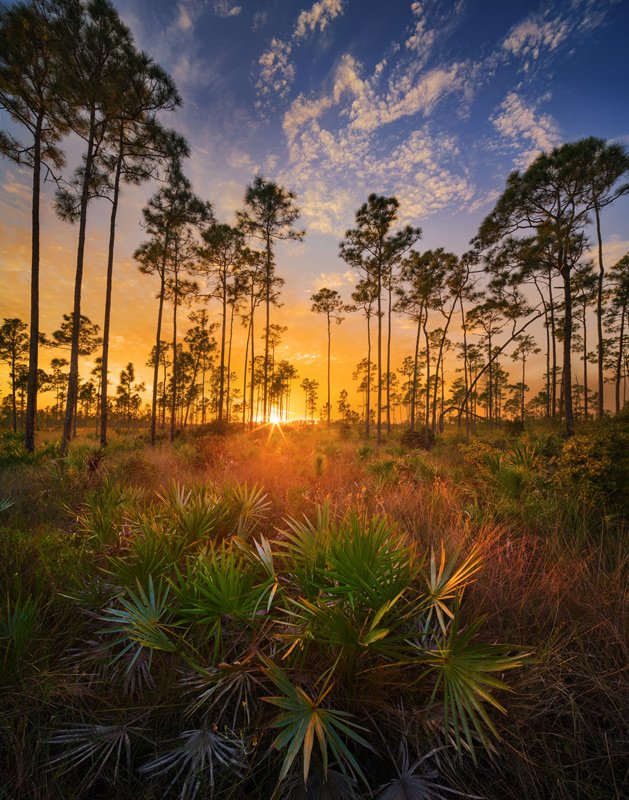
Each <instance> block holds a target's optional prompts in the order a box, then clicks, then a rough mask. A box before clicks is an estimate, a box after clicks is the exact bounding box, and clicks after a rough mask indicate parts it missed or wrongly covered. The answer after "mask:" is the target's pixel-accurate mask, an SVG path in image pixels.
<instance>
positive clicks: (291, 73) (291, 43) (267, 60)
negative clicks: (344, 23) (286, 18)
mask: <svg viewBox="0 0 629 800" xmlns="http://www.w3.org/2000/svg"><path fill="white" fill-rule="evenodd" d="M343 9H344V0H318V2H316V3H314V5H312V6H311V7H310V8H309V9H308V10H305V11H301V12H300V14H299V15H298V17H297V20H296V22H295V26H294V28H293V31H292V34H291V36H290V38H289V40H284V39H279V38H277V37H274V38H273V39H272V40H271V44H270V45H269V47H268V49H267V50H265V51H264V53H262V55H261V56H260V58H259V59H258V66H259V68H260V69H259V75H258V79H257V81H256V89H257V90H258V92H259V93H260V95H261V96H262V97H264V98H269V97H270V96H272V95H273V94H275V95H277V96H278V97H286V96H287V95H288V92H289V89H290V88H291V86H292V84H293V81H294V80H295V74H296V70H295V65H294V64H293V63H292V62H291V60H290V57H291V55H292V52H293V48H294V47H297V46H299V44H300V43H301V41H302V40H304V39H305V38H306V37H307V36H308V35H309V34H311V33H314V32H315V31H317V30H318V31H320V32H322V31H324V30H325V29H326V28H327V27H328V26H329V24H330V23H331V22H332V20H334V19H335V18H336V17H338V16H339V15H340V14H342V13H343Z"/></svg>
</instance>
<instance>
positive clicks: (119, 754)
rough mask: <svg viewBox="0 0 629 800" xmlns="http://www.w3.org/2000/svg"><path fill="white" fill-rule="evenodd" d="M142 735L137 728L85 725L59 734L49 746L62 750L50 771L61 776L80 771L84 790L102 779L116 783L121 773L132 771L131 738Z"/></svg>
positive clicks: (67, 729)
mask: <svg viewBox="0 0 629 800" xmlns="http://www.w3.org/2000/svg"><path fill="white" fill-rule="evenodd" d="M136 736H137V737H140V736H142V728H141V727H140V726H137V725H127V724H121V725H98V724H93V723H84V724H79V725H73V726H72V727H70V728H66V729H64V730H60V731H57V733H55V734H54V735H53V736H52V737H51V738H50V740H49V741H50V744H51V745H53V746H54V747H60V748H62V749H61V751H60V752H59V754H58V755H56V756H55V757H54V758H53V759H51V761H50V767H51V769H57V768H58V769H60V770H61V772H62V773H65V772H70V771H74V770H78V769H79V768H80V769H81V772H82V775H83V777H82V780H81V787H82V789H83V790H85V789H88V788H89V787H90V786H92V784H93V783H94V782H95V781H96V780H97V779H99V778H102V779H105V780H107V781H109V782H110V783H111V784H115V783H116V782H117V781H118V778H119V777H120V776H121V773H122V772H125V775H126V776H129V775H130V774H131V770H132V739H133V738H134V737H136Z"/></svg>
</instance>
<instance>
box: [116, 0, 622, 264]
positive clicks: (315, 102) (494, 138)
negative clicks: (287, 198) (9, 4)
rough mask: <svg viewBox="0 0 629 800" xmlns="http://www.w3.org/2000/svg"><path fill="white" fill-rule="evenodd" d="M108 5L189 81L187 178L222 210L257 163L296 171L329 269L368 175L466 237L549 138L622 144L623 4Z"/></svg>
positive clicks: (406, 208) (277, 1)
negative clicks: (594, 137) (607, 140)
mask: <svg viewBox="0 0 629 800" xmlns="http://www.w3.org/2000/svg"><path fill="white" fill-rule="evenodd" d="M116 4H117V6H118V7H119V9H120V11H121V13H122V16H123V18H124V19H125V20H126V21H127V22H128V23H129V25H130V26H131V28H132V30H133V31H134V33H135V35H136V37H137V39H138V41H139V43H140V44H141V45H142V46H143V47H145V48H146V49H148V50H150V52H151V53H153V54H154V55H155V57H156V58H157V59H158V60H159V61H160V62H161V63H162V64H163V66H164V67H166V68H167V69H168V70H170V71H171V72H172V74H173V75H174V76H175V78H176V80H177V82H178V85H179V87H180V89H181V91H182V94H183V96H184V100H185V107H184V109H183V111H182V112H180V113H178V115H177V126H178V127H180V128H181V129H182V131H183V132H184V133H185V134H186V135H187V136H188V138H189V139H190V141H191V143H192V145H193V157H192V163H191V168H190V171H191V174H192V176H193V178H194V180H195V185H197V187H198V188H199V190H204V191H205V193H206V194H208V195H209V196H210V197H211V198H212V199H213V200H214V202H215V204H216V206H217V209H218V211H219V213H220V214H222V215H224V216H229V215H230V214H231V212H232V211H233V209H234V208H235V207H237V206H238V205H239V203H240V201H241V198H242V187H243V185H244V184H245V183H246V182H248V181H249V180H250V178H251V176H252V174H253V172H255V171H257V170H261V171H262V172H263V173H264V174H265V175H268V176H269V177H272V178H275V179H277V180H280V181H281V182H283V183H285V184H286V185H288V186H289V187H290V188H292V189H293V190H294V191H295V192H296V193H297V195H298V199H299V204H300V206H301V208H302V210H303V212H304V215H303V224H304V226H305V227H306V229H307V230H308V233H309V238H310V239H311V241H312V242H313V244H312V246H311V247H309V246H308V245H307V244H306V245H305V246H304V247H305V248H306V250H307V251H308V252H310V251H311V250H316V253H317V254H318V257H317V260H319V258H321V256H323V257H324V258H325V261H326V268H325V270H323V271H330V270H331V271H334V270H338V268H339V265H338V264H334V263H333V261H334V259H335V258H336V244H337V241H338V238H339V235H341V234H342V233H343V231H344V230H345V228H347V226H348V225H349V224H351V222H352V218H353V212H354V211H355V209H356V208H357V207H358V205H359V204H360V203H361V202H362V201H363V200H364V199H365V197H366V195H367V194H368V193H369V192H371V191H376V192H382V193H388V194H389V193H390V194H396V195H397V196H398V197H399V198H400V200H401V202H402V215H403V218H404V221H412V222H414V223H415V224H420V225H422V227H423V229H424V243H425V244H426V245H427V246H433V245H439V244H441V245H445V246H446V247H449V248H451V249H454V250H458V251H460V250H462V249H464V248H465V246H466V243H467V241H468V240H469V238H470V237H471V236H472V235H473V234H474V232H475V229H476V227H477V225H478V222H479V220H480V219H481V218H482V216H483V215H484V214H485V213H487V212H488V211H489V210H490V208H491V203H492V200H493V199H495V197H496V195H497V193H498V192H499V191H500V189H501V188H502V186H503V185H504V180H505V178H506V175H507V174H508V172H509V171H510V170H511V169H513V168H516V167H523V166H525V165H526V164H527V163H528V161H530V159H531V158H532V157H534V155H535V154H536V153H537V152H539V150H540V149H544V148H548V147H550V146H552V145H554V144H557V143H560V142H562V141H566V140H570V139H576V138H579V137H581V136H587V135H597V136H601V137H604V138H611V139H618V140H621V141H623V142H625V143H629V103H628V102H627V100H628V99H629V97H628V95H629V92H628V90H627V82H626V81H627V76H628V75H629V51H628V49H627V47H626V40H625V39H626V31H627V30H629V3H627V2H609V1H607V2H601V1H600V0H568V1H564V2H550V3H548V2H546V3H538V2H509V1H507V2H505V0H502V2H494V0H483V1H482V2H481V0H476V1H474V0H458V1H457V0H454V1H452V2H450V1H448V2H443V0H441V2H437V0H427V2H408V0H388V2H382V1H381V2H374V0H318V1H317V2H314V3H311V2H289V1H288V0H271V1H270V2H250V1H249V0H240V2H238V3H237V2H234V0H220V2H216V0H205V1H204V0H193V1H192V2H186V1H185V0H181V2H165V1H164V0H158V2H147V1H146V0H117V3H116ZM626 211H627V207H626V204H625V205H624V207H623V208H622V212H621V209H620V208H618V213H616V214H614V213H613V212H612V214H611V215H610V219H609V220H608V225H609V230H608V236H610V237H611V235H613V234H615V235H617V236H620V237H623V238H626V237H625V234H627V233H629V232H628V231H627V228H626V227H625V228H623V217H624V218H626ZM311 255H312V254H311ZM308 261H311V259H308ZM328 262H330V263H328Z"/></svg>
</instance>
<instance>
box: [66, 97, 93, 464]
mask: <svg viewBox="0 0 629 800" xmlns="http://www.w3.org/2000/svg"><path fill="white" fill-rule="evenodd" d="M95 119H96V111H95V108H94V106H92V109H91V112H90V122H89V139H88V143H87V152H86V154H85V168H84V172H83V187H82V191H81V206H80V214H79V241H78V247H77V255H76V275H75V279H74V308H73V311H72V341H71V348H70V375H69V378H68V395H67V397H66V411H65V419H64V422H63V436H62V439H61V453H62V455H65V454H66V453H67V451H68V445H69V444H70V439H71V438H72V429H73V423H74V409H75V406H76V398H77V392H78V386H79V334H80V326H81V289H82V285H83V261H84V257H85V233H86V228H87V206H88V203H89V195H90V182H91V179H92V162H93V157H94V129H95Z"/></svg>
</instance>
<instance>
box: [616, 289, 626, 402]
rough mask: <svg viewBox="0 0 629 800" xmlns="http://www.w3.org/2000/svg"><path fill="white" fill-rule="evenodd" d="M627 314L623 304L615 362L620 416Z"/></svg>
mask: <svg viewBox="0 0 629 800" xmlns="http://www.w3.org/2000/svg"><path fill="white" fill-rule="evenodd" d="M626 312H627V305H626V303H623V306H622V311H621V313H620V332H619V338H618V361H617V362H616V414H620V382H621V379H622V362H623V355H624V352H623V351H624V338H625V315H626Z"/></svg>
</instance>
